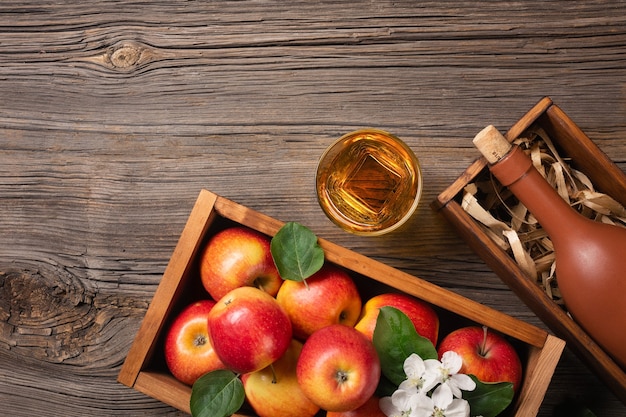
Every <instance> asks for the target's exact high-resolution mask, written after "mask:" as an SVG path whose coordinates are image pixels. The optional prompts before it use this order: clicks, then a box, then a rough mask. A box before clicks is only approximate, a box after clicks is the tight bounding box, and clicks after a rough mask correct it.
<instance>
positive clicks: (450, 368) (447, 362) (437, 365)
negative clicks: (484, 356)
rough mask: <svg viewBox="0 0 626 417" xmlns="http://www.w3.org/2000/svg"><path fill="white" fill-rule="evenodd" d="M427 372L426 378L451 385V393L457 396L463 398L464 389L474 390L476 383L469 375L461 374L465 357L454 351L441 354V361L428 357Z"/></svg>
mask: <svg viewBox="0 0 626 417" xmlns="http://www.w3.org/2000/svg"><path fill="white" fill-rule="evenodd" d="M424 366H425V368H426V371H425V373H426V374H427V377H426V379H428V380H433V379H434V380H435V381H436V382H435V384H434V385H433V386H435V385H437V384H438V383H440V384H443V385H445V386H447V387H449V389H450V392H451V394H452V395H453V396H454V397H455V398H461V396H462V393H461V390H463V391H473V390H474V389H475V388H476V383H475V382H474V381H473V380H472V378H470V377H469V376H468V375H465V374H459V373H458V372H459V370H460V369H461V366H463V359H462V358H461V356H459V354H458V353H456V352H453V351H448V352H445V353H444V354H443V355H442V356H441V362H439V361H438V360H436V359H428V360H426V361H424Z"/></svg>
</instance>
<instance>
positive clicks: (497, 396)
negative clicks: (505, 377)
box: [463, 375, 514, 417]
mask: <svg viewBox="0 0 626 417" xmlns="http://www.w3.org/2000/svg"><path fill="white" fill-rule="evenodd" d="M469 377H470V378H472V380H474V382H475V383H476V388H475V389H474V390H473V391H463V398H464V399H465V400H467V402H468V403H469V405H470V409H471V410H472V415H473V416H483V417H495V416H497V415H498V414H500V413H501V412H502V411H504V409H506V408H507V407H508V406H509V404H511V401H513V395H514V392H513V384H511V383H510V382H496V383H486V382H481V381H480V380H479V379H478V378H476V376H474V375H470V376H469Z"/></svg>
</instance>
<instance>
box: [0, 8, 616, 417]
mask: <svg viewBox="0 0 626 417" xmlns="http://www.w3.org/2000/svg"><path fill="white" fill-rule="evenodd" d="M517 6H519V7H512V5H511V4H509V3H502V2H500V3H490V4H481V5H480V6H477V5H476V3H475V2H470V1H454V2H432V1H427V2H419V3H416V2H414V1H409V0H400V1H394V2H389V1H378V2H369V1H362V0H357V1H354V2H350V3H349V4H347V3H345V2H329V1H315V2H307V1H302V0H296V1H293V2H289V3H288V4H287V3H283V2H276V1H267V2H240V1H217V2H183V1H164V0H155V1H151V2H135V1H128V0H110V1H105V2H63V1H57V2H40V1H34V0H22V1H19V2H17V1H15V0H7V1H3V2H1V3H0V97H1V98H2V99H1V100H0V162H1V163H0V213H1V216H0V236H2V238H1V240H0V242H1V243H2V244H0V368H2V369H3V371H2V374H3V378H0V403H2V405H3V410H10V414H11V415H12V416H17V417H21V416H27V415H32V414H44V413H45V414H51V415H63V416H68V417H72V416H83V415H85V414H88V415H92V416H110V415H124V416H144V415H154V416H165V415H167V416H174V415H183V414H182V413H178V412H177V411H175V410H174V409H172V408H171V407H169V406H165V405H163V404H162V403H159V402H156V401H153V400H151V399H150V398H149V397H146V396H145V395H143V394H140V393H137V392H135V391H134V390H132V389H129V388H127V387H126V386H124V385H122V384H119V383H117V381H116V376H117V374H118V372H119V371H120V369H121V364H122V362H123V361H124V358H125V357H126V355H127V353H128V350H129V348H130V344H131V342H132V340H133V338H134V336H135V334H136V333H137V332H138V330H139V327H140V324H141V322H142V320H143V318H144V316H145V315H146V311H147V309H148V305H149V303H150V301H151V300H152V298H153V297H154V296H155V291H156V288H157V286H158V283H159V282H160V279H161V277H162V275H163V273H164V271H165V269H166V268H167V264H168V260H169V258H170V256H171V254H172V252H173V250H174V249H175V247H176V244H177V241H178V237H179V235H180V233H181V230H183V228H184V226H185V222H186V219H187V217H188V215H189V212H190V211H191V209H192V206H193V204H194V201H195V200H196V197H197V195H198V192H199V190H200V189H203V188H206V189H210V190H212V191H215V192H217V193H218V194H220V195H223V196H225V197H228V198H230V199H232V200H234V201H236V202H238V203H242V204H244V205H246V206H248V207H251V208H254V209H257V210H259V211H262V212H264V213H266V214H268V215H271V216H272V217H275V218H277V219H280V220H283V221H287V220H297V221H300V222H302V223H303V224H306V225H308V226H310V227H311V228H312V229H313V230H314V231H315V232H316V233H317V234H318V235H319V236H321V237H323V238H326V239H328V240H330V241H332V242H335V243H337V244H340V245H342V246H345V247H347V248H349V249H354V250H355V251H357V252H359V253H361V254H363V255H367V256H371V257H374V258H375V259H377V260H380V261H382V262H384V263H386V264H389V265H391V266H394V267H397V268H399V269H401V270H402V271H403V272H407V273H410V274H412V275H416V276H419V277H422V278H424V279H425V280H427V281H429V282H432V283H434V284H437V285H441V286H443V287H445V288H447V289H451V290H453V291H454V292H456V293H459V294H462V295H464V296H467V297H469V298H472V299H474V300H475V301H477V302H479V303H482V304H485V305H487V306H490V307H494V308H497V309H499V310H501V311H503V312H505V313H507V314H511V315H513V316H514V317H517V318H520V319H522V320H524V321H527V322H529V323H531V324H535V325H539V326H542V323H541V321H540V320H539V319H538V318H537V317H536V316H535V315H534V314H533V313H532V312H531V311H530V310H529V309H528V308H527V307H526V306H525V305H524V304H523V303H521V302H520V300H519V298H518V297H517V296H516V295H515V294H514V293H513V292H512V291H511V290H509V289H508V287H507V286H506V285H505V284H504V283H502V282H501V281H500V279H499V278H498V277H497V276H496V275H495V274H494V273H493V272H492V271H491V270H490V269H489V268H488V267H487V266H486V265H485V264H484V263H483V262H482V261H481V260H480V259H479V258H478V257H476V256H475V255H474V254H473V252H472V251H471V250H470V249H469V248H468V246H467V245H466V244H465V243H464V242H463V241H462V240H461V239H460V238H459V237H458V236H457V235H456V234H455V232H454V230H453V229H452V227H451V226H450V225H449V224H448V223H447V221H446V220H445V219H443V218H441V217H440V216H439V215H438V214H436V213H435V212H433V211H432V210H430V208H429V207H428V205H427V204H428V202H430V201H433V200H434V198H435V197H436V196H437V195H438V194H439V193H440V192H441V191H442V190H444V189H446V188H447V187H448V186H449V185H450V184H451V183H452V182H453V181H454V180H455V179H456V178H458V176H459V174H460V173H461V172H463V170H464V169H465V168H466V167H468V166H469V165H470V164H471V163H472V162H473V161H475V160H476V158H477V157H478V153H477V152H476V150H475V149H474V148H473V146H472V144H471V138H472V137H473V136H474V134H475V133H476V132H478V131H479V130H480V129H481V128H482V127H484V126H485V125H487V124H494V125H495V126H497V127H499V128H502V129H505V128H506V127H508V126H511V125H512V124H513V123H514V122H515V121H516V120H517V119H518V118H519V117H520V115H522V114H524V112H526V111H527V110H528V109H529V108H530V107H531V106H532V105H533V104H534V103H536V102H537V101H538V100H539V99H540V98H541V97H544V96H550V97H551V98H552V99H553V100H554V101H555V102H557V103H559V106H560V107H561V108H563V110H564V111H566V112H567V114H568V115H569V116H570V117H572V119H574V120H575V121H576V123H577V124H578V125H579V126H581V128H582V129H583V130H584V131H585V133H587V134H588V135H589V136H590V137H592V138H593V139H594V141H596V143H598V145H599V147H600V148H601V149H602V150H603V151H605V152H606V153H607V155H608V156H609V157H610V158H611V159H612V160H613V161H615V162H616V164H617V166H618V168H619V169H622V170H624V168H625V167H626V146H625V145H624V139H623V138H624V137H626V126H625V125H624V122H623V121H624V109H626V103H625V101H624V100H625V98H624V96H623V86H624V85H625V83H626V72H624V71H623V67H624V65H623V62H624V53H625V52H624V48H623V45H624V44H625V43H626V30H625V28H626V5H625V4H623V3H622V2H604V1H598V2H592V3H590V2H580V1H573V2H568V6H567V7H564V6H563V5H562V4H561V3H559V2H543V1H538V0H537V1H535V0H532V1H528V2H524V3H523V5H519V4H518V5H517ZM366 126H373V127H378V128H383V129H386V130H389V131H390V132H392V133H394V134H396V135H398V136H399V137H400V138H402V139H403V140H404V141H405V142H406V143H408V144H409V146H411V147H412V149H413V150H414V151H415V152H416V153H417V155H418V156H419V158H420V161H421V163H422V167H423V169H424V184H425V189H424V194H423V197H422V201H423V202H424V203H422V204H421V205H420V207H419V208H418V211H417V213H416V215H415V216H414V218H413V219H411V221H410V222H409V223H408V224H407V225H406V227H404V228H402V229H401V230H399V231H398V232H397V233H394V234H392V235H388V236H383V237H380V238H376V239H367V238H363V237H356V236H351V235H348V234H346V233H345V232H343V231H341V230H338V228H336V227H335V226H334V225H333V224H332V223H331V222H330V221H328V220H327V219H326V218H325V217H324V215H323V213H322V212H321V210H320V209H319V207H318V205H317V202H316V199H315V194H314V191H313V177H314V172H315V167H316V164H317V158H318V157H319V155H321V153H322V151H323V150H324V148H325V147H326V146H327V145H328V144H329V143H330V142H331V141H333V140H334V139H335V138H337V137H339V136H340V135H342V134H343V133H346V132H348V131H350V130H353V129H356V128H360V127H366ZM569 395H571V396H574V397H577V398H580V399H582V400H583V401H585V402H587V403H590V404H593V406H594V411H595V412H596V413H597V414H598V415H603V416H609V417H612V416H621V415H622V414H623V405H622V403H621V402H619V401H618V400H617V399H616V398H615V396H614V395H612V394H611V393H610V391H609V390H608V389H607V388H606V387H605V386H604V385H603V384H602V383H601V382H600V381H599V380H598V379H597V378H596V377H595V376H594V375H593V374H592V373H591V372H590V371H589V370H588V369H587V368H586V367H585V365H584V364H582V363H581V362H580V361H579V360H578V359H577V358H576V357H574V356H573V355H571V354H568V350H567V349H566V354H565V355H564V357H563V359H562V362H561V363H560V364H559V368H558V370H557V374H556V376H555V378H554V379H553V382H552V385H551V388H550V391H549V393H548V395H547V396H546V399H545V400H544V404H543V406H542V408H541V410H540V414H539V415H541V416H550V415H551V412H552V409H553V408H554V406H555V405H557V404H559V403H560V402H562V401H564V400H565V399H567V397H568V396H569Z"/></svg>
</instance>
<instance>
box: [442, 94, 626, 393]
mask: <svg viewBox="0 0 626 417" xmlns="http://www.w3.org/2000/svg"><path fill="white" fill-rule="evenodd" d="M533 124H537V125H539V126H540V127H541V128H543V129H544V130H545V131H546V132H547V134H548V135H549V137H550V139H551V140H552V141H553V142H554V144H555V146H556V147H557V149H558V152H559V153H560V155H561V156H562V157H564V158H571V161H570V164H571V165H572V167H574V168H576V169H578V170H579V171H581V172H583V173H584V174H586V175H587V176H588V177H589V178H590V179H591V181H592V182H593V184H594V186H595V187H596V189H597V190H598V191H600V192H603V193H606V194H608V195H609V196H611V197H613V198H614V199H616V200H617V201H619V202H620V203H621V204H622V205H625V206H626V175H624V173H623V172H622V171H621V170H620V169H619V167H617V166H616V165H615V164H614V163H613V162H612V161H611V160H610V159H609V158H608V157H607V155H606V154H604V153H603V152H602V151H601V150H600V149H599V148H598V147H597V146H596V145H595V144H594V143H593V142H592V141H591V140H590V139H589V138H588V137H587V136H586V135H585V134H584V133H583V132H582V130H581V129H580V128H579V127H578V126H576V124H575V123H574V122H573V121H572V120H571V119H570V118H569V117H568V116H567V115H566V114H565V113H564V112H563V111H562V110H561V109H560V108H559V107H558V106H557V105H555V104H554V103H553V102H552V100H551V99H550V98H549V97H544V98H543V99H542V100H540V101H539V102H538V103H537V104H536V105H535V106H534V107H533V108H532V109H531V110H530V111H529V112H528V113H527V114H526V115H524V116H523V117H522V118H521V119H520V120H519V121H518V122H517V123H515V124H514V125H513V126H512V127H511V128H510V130H509V131H508V132H507V133H506V135H505V137H506V138H507V139H508V140H509V141H512V140H514V139H515V138H517V137H519V136H520V135H521V134H522V133H523V132H524V131H525V130H527V129H528V128H529V127H530V126H531V125H533ZM468 141H471V138H468ZM477 154H478V151H477ZM487 171H488V168H487V162H486V161H485V159H484V158H482V157H481V158H479V159H477V160H476V161H475V162H474V163H473V164H471V165H470V166H469V167H468V168H467V169H466V170H465V172H463V173H462V174H461V176H460V177H459V178H458V179H457V180H456V181H454V182H453V183H452V185H450V187H448V188H447V189H446V190H444V191H443V192H442V193H441V194H440V195H439V196H438V197H437V198H436V200H435V201H434V202H433V203H432V204H431V206H432V208H433V209H435V210H437V211H439V212H440V213H441V214H442V215H443V216H444V217H445V218H446V219H447V220H448V221H449V222H450V223H451V224H452V225H453V226H454V227H455V228H456V230H457V231H458V233H459V235H460V236H461V237H462V238H463V239H464V240H465V241H466V242H467V243H468V244H469V246H470V247H471V248H472V249H473V250H474V251H475V252H476V253H477V254H478V255H479V256H480V257H481V258H482V259H483V260H484V261H485V263H486V264H487V265H489V267H491V269H493V271H494V272H495V273H496V274H497V275H498V276H499V277H500V278H501V279H502V280H503V281H504V282H505V283H506V284H507V285H508V286H509V287H510V288H511V289H512V290H513V291H514V292H515V293H516V294H517V295H518V296H519V297H520V298H521V299H522V300H523V301H524V302H525V303H526V304H527V305H528V306H529V307H530V308H531V309H532V310H533V311H534V312H535V314H537V316H538V317H539V318H540V319H541V320H542V321H543V322H544V323H546V325H547V326H548V327H549V328H550V329H551V330H552V331H553V332H554V333H555V334H556V335H557V336H559V337H560V338H563V339H564V340H565V341H566V342H567V344H568V346H569V347H570V348H571V349H572V350H573V351H574V352H575V353H576V354H577V355H578V356H579V357H580V358H581V360H582V361H583V362H584V363H585V364H587V365H588V366H589V367H590V368H591V369H592V370H593V371H594V372H595V373H596V374H597V376H598V378H600V379H601V380H602V381H604V382H605V383H606V385H607V386H608V387H609V388H610V389H611V390H612V391H613V392H614V393H615V394H616V396H617V397H619V398H620V400H621V401H622V402H624V403H626V373H625V372H624V370H622V369H621V368H620V367H619V365H617V363H616V362H615V361H613V360H612V359H611V357H609V355H608V354H607V353H606V352H604V351H603V350H602V349H601V348H600V347H599V346H598V345H597V344H596V343H595V342H594V341H593V340H592V339H591V338H590V336H589V335H588V334H587V333H586V332H585V331H584V330H583V329H582V328H581V327H580V326H578V325H577V324H576V323H575V322H574V321H573V320H572V319H571V318H570V316H568V315H567V314H566V313H565V312H564V311H563V309H562V308H560V307H559V306H558V305H557V304H556V303H555V302H553V300H552V299H551V298H550V297H549V296H548V295H547V294H546V293H545V292H544V290H543V289H541V288H540V286H539V285H538V284H537V283H536V282H535V280H534V279H533V278H531V277H529V276H528V275H527V274H525V273H524V272H523V271H522V270H521V269H520V268H519V267H518V265H517V264H516V263H515V261H514V260H513V258H512V257H511V256H509V255H508V254H507V253H506V252H505V251H504V250H502V249H500V247H498V246H497V245H496V243H495V242H494V241H493V240H492V239H491V238H490V237H489V236H488V235H487V234H486V233H485V232H484V231H483V229H482V228H481V227H480V226H479V224H478V223H477V222H476V221H475V220H474V219H472V218H471V217H470V216H469V215H468V214H467V213H466V212H465V211H464V210H463V208H462V207H461V199H462V191H463V188H464V187H465V186H466V185H467V184H469V183H472V182H473V181H474V180H475V179H476V178H477V177H479V176H481V175H484V174H486V172H487Z"/></svg>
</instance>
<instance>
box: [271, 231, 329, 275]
mask: <svg viewBox="0 0 626 417" xmlns="http://www.w3.org/2000/svg"><path fill="white" fill-rule="evenodd" d="M270 250H271V252H272V257H273V258H274V263H275V264H276V268H278V273H279V274H280V276H281V277H282V278H283V279H287V280H291V281H303V280H305V279H307V278H308V277H310V276H311V275H313V274H314V273H316V272H317V271H319V270H320V269H321V268H322V265H323V264H324V250H323V249H322V248H321V247H320V245H319V244H318V242H317V236H315V234H314V233H313V232H312V231H311V230H310V229H309V228H307V227H306V226H303V225H301V224H299V223H296V222H289V223H285V225H284V226H283V227H281V228H280V230H279V231H278V232H277V233H276V235H274V237H273V238H272V242H271V244H270Z"/></svg>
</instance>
